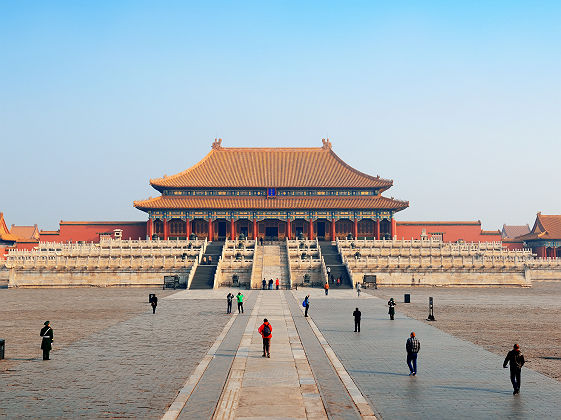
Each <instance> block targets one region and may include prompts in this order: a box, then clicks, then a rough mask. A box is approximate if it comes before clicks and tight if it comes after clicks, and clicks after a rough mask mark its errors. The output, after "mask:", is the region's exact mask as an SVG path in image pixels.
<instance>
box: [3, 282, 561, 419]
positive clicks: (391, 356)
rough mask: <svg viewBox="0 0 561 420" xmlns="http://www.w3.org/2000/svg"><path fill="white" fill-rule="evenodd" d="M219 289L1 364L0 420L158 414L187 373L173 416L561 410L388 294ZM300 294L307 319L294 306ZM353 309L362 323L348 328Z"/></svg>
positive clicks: (526, 381) (164, 302) (556, 386)
mask: <svg viewBox="0 0 561 420" xmlns="http://www.w3.org/2000/svg"><path fill="white" fill-rule="evenodd" d="M232 291H233V293H234V294H236V293H237V291H238V289H232ZM227 293H228V289H219V290H204V291H203V290H197V291H181V292H178V293H174V294H173V295H170V296H168V297H166V298H163V299H161V300H160V304H159V305H158V310H157V313H156V315H152V314H151V311H150V310H146V312H144V313H142V314H140V315H138V316H134V317H132V318H131V319H128V320H126V321H122V322H119V323H117V324H115V325H112V326H110V327H108V328H105V329H103V330H101V331H98V332H96V333H95V334H93V335H90V336H88V337H86V338H84V339H81V340H78V341H76V342H74V343H73V344H71V345H68V346H66V347H64V348H62V349H56V350H55V351H54V352H53V354H52V360H51V361H48V362H43V361H41V360H37V359H34V360H31V361H26V362H21V363H19V364H17V365H16V366H15V367H14V368H13V369H8V370H6V371H5V372H3V373H1V374H0V417H8V418H72V419H73V418H76V417H85V418H100V417H110V418H115V417H125V418H153V419H157V418H161V417H162V416H163V415H164V413H166V411H167V410H168V408H169V407H170V405H172V403H173V402H174V401H177V400H178V398H176V397H177V396H178V392H179V391H180V390H182V389H184V385H186V384H188V383H189V381H190V380H191V379H192V378H193V377H196V380H195V381H194V382H193V387H192V388H190V390H189V395H188V399H187V401H186V403H185V405H184V407H183V404H181V407H182V408H181V412H179V411H177V412H176V415H175V416H172V418H175V417H177V416H179V418H181V419H205V418H215V419H258V418H284V419H288V418H291V419H296V418H298V419H304V418H313V419H325V418H330V419H357V418H361V414H362V418H369V415H366V414H365V413H367V412H368V411H369V410H370V411H371V412H372V411H374V412H375V413H377V414H378V415H379V416H380V417H384V418H404V417H412V416H414V417H416V418H421V419H422V418H431V419H439V418H442V419H447V418H467V417H469V418H538V417H542V418H561V414H560V411H559V408H558V402H559V401H560V400H561V384H560V383H559V382H557V381H555V380H552V379H549V378H547V377H545V376H543V375H541V374H538V373H536V372H533V371H531V370H529V369H523V372H522V391H521V394H520V395H518V396H513V395H512V390H511V386H510V381H509V375H508V369H502V361H503V358H502V357H500V356H497V355H494V354H492V353H489V352H487V351H485V350H483V349H482V348H480V347H478V346H476V345H473V344H471V343H469V342H466V341H463V340H460V339H457V338H455V337H453V336H450V335H448V334H446V333H444V332H442V331H440V330H438V329H437V328H435V327H433V326H432V325H426V324H424V323H422V322H418V321H415V320H412V319H410V318H407V317H405V316H403V315H402V314H400V313H399V312H398V313H397V315H396V320H395V321H393V322H392V321H390V320H389V319H388V315H387V307H386V302H385V301H382V300H380V299H378V298H376V297H373V296H371V295H368V294H364V293H363V294H362V295H361V296H360V298H357V296H356V291H353V290H349V289H346V290H337V289H331V290H330V292H329V296H325V295H324V293H323V291H322V290H319V289H299V290H298V291H291V292H290V291H289V292H287V291H276V290H273V291H244V295H245V296H246V303H245V305H244V306H245V313H244V314H240V315H236V316H234V317H232V316H231V315H226V314H225V310H226V300H225V296H226V294H227ZM308 293H309V294H311V305H310V316H311V320H310V318H304V317H303V314H302V307H301V301H302V299H303V297H304V296H305V295H306V294H308ZM142 304H143V305H145V303H144V302H142ZM357 306H358V307H359V308H360V310H361V311H362V314H363V321H362V332H361V333H354V332H353V318H352V312H353V310H354V308H355V307H357ZM233 309H234V311H236V307H235V305H234V308H233ZM263 318H268V319H269V320H270V321H271V324H272V326H273V339H272V343H271V358H270V359H268V358H262V357H261V354H262V340H261V337H260V335H259V334H258V333H257V328H258V327H259V325H260V324H261V322H262V320H263ZM228 321H229V322H228ZM437 322H438V321H437ZM227 323H228V325H227ZM435 325H438V324H435ZM225 326H226V327H225ZM466 328H469V325H466ZM411 330H414V331H416V333H417V336H418V337H419V339H420V341H421V345H422V347H421V352H420V354H419V368H418V372H419V373H418V376H416V377H409V376H408V368H407V365H406V363H405V340H406V339H407V337H408V336H409V333H410V331H411ZM217 337H218V340H217ZM213 343H214V344H213ZM211 346H212V347H211ZM209 349H211V350H209ZM212 349H214V350H212ZM209 351H210V352H211V354H210V358H209V355H208V353H209ZM205 360H207V363H206V364H205V363H204V361H205ZM201 365H204V366H203V367H204V369H202V370H201V371H200V373H201V375H198V376H197V375H195V374H196V373H197V370H198V369H199V367H200V366H201ZM345 375H347V376H345ZM348 375H350V376H348ZM353 387H354V388H353ZM191 390H192V392H191ZM181 395H182V394H180V395H179V396H180V397H181ZM364 398H366V399H364ZM361 399H362V400H361ZM361 401H364V404H363V403H361ZM183 402H185V401H183Z"/></svg>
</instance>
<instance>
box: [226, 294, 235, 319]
mask: <svg viewBox="0 0 561 420" xmlns="http://www.w3.org/2000/svg"><path fill="white" fill-rule="evenodd" d="M233 300H234V295H233V294H232V293H231V292H230V293H228V295H227V296H226V301H227V302H228V308H227V309H226V313H227V314H231V313H232V301H233Z"/></svg>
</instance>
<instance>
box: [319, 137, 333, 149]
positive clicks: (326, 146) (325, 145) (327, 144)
mask: <svg viewBox="0 0 561 420" xmlns="http://www.w3.org/2000/svg"><path fill="white" fill-rule="evenodd" d="M321 142H322V143H323V146H322V147H323V148H324V149H331V142H330V141H329V137H328V138H326V139H321Z"/></svg>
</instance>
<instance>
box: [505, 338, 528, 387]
mask: <svg viewBox="0 0 561 420" xmlns="http://www.w3.org/2000/svg"><path fill="white" fill-rule="evenodd" d="M507 364H510V382H512V387H513V388H514V391H513V392H512V395H516V394H519V393H520V371H521V370H522V366H524V355H523V354H522V352H521V351H520V346H519V345H518V344H515V345H514V346H513V348H512V350H511V351H509V352H508V354H507V355H506V358H505V361H504V362H503V368H505V369H506V365H507Z"/></svg>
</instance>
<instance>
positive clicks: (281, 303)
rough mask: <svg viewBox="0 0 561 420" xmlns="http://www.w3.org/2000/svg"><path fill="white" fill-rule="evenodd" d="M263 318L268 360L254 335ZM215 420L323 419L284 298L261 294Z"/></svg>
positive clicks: (308, 367) (277, 293)
mask: <svg viewBox="0 0 561 420" xmlns="http://www.w3.org/2000/svg"><path fill="white" fill-rule="evenodd" d="M263 318H267V319H268V320H269V322H270V323H271V325H272V327H273V338H272V340H271V358H270V359H269V358H264V357H262V353H263V350H262V349H263V348H262V339H261V336H260V335H259V334H258V333H257V328H258V327H259V326H260V325H261V323H262V322H263ZM213 418H214V419H217V420H223V419H224V420H225V419H239V420H243V419H265V418H267V419H327V415H326V412H325V408H324V405H323V401H322V399H321V396H320V393H319V391H318V387H317V384H316V381H315V379H314V376H313V374H312V371H311V368H310V365H309V363H308V360H307V357H306V354H305V352H304V349H303V347H302V343H301V342H300V338H299V336H298V333H297V331H296V327H295V326H294V321H293V320H292V316H291V314H290V310H289V309H288V305H287V303H286V299H285V295H284V293H283V292H278V291H272V292H271V291H262V292H260V295H259V297H258V298H257V301H256V304H255V306H254V308H253V311H252V313H251V317H250V320H249V322H248V324H247V327H246V330H245V333H244V335H243V337H242V340H241V343H240V346H239V349H238V352H237V354H236V357H235V359H234V362H233V364H232V368H231V370H230V374H229V376H228V380H227V382H226V385H225V387H224V391H223V393H222V396H221V398H220V401H219V403H218V406H217V409H216V411H215V413H214V417H213Z"/></svg>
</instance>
